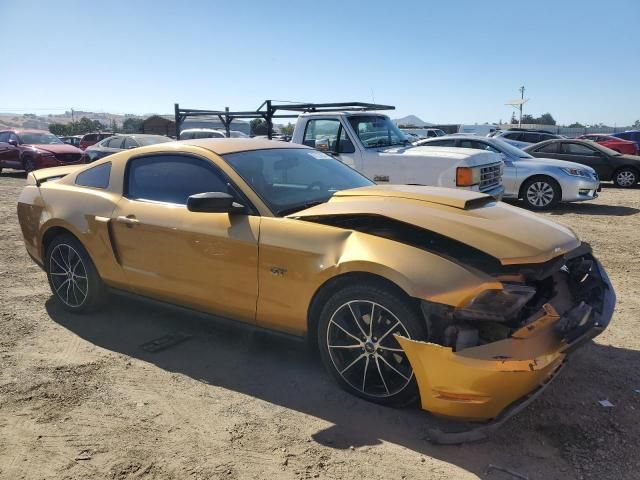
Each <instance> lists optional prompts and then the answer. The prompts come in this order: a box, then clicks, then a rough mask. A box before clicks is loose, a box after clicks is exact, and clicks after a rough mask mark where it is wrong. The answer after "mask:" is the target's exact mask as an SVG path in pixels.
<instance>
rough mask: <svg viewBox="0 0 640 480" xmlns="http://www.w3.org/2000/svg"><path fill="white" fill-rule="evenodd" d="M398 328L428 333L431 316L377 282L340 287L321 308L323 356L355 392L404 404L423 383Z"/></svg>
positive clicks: (412, 334)
mask: <svg viewBox="0 0 640 480" xmlns="http://www.w3.org/2000/svg"><path fill="white" fill-rule="evenodd" d="M372 313H373V315H371V314H372ZM371 319H373V321H371ZM394 334H399V335H402V336H405V337H408V338H411V339H415V340H426V339H427V338H428V332H427V328H426V323H425V321H424V320H423V319H422V318H421V317H420V316H419V314H418V313H417V312H416V309H415V308H414V306H413V305H411V303H410V302H409V301H408V299H407V298H403V296H402V295H401V294H398V293H396V292H395V291H394V290H392V289H391V288H388V287H386V286H384V285H380V284H377V283H375V282H365V283H361V284H359V285H353V286H349V287H346V288H343V289H341V290H339V291H337V292H335V293H334V294H333V295H332V296H331V297H330V298H329V300H328V301H327V302H326V304H325V306H324V308H323V309H322V312H321V313H320V318H319V321H318V347H319V349H320V357H321V358H322V362H323V363H324V365H325V367H326V369H327V370H328V371H329V373H330V374H331V375H332V376H333V378H334V379H335V380H336V381H337V382H338V384H339V385H340V386H341V387H342V388H343V389H344V390H346V391H348V392H349V393H351V394H353V395H356V396H358V397H360V398H364V399H365V400H369V401H371V402H375V403H379V404H382V405H389V406H404V405H407V404H409V403H412V402H415V401H416V400H417V398H418V395H419V394H418V386H417V383H416V379H415V376H414V374H413V369H412V368H411V364H410V363H409V360H408V359H407V357H406V355H405V353H404V351H403V350H402V348H401V347H400V344H399V343H398V342H397V340H396V339H395V338H394V336H393V335H394Z"/></svg>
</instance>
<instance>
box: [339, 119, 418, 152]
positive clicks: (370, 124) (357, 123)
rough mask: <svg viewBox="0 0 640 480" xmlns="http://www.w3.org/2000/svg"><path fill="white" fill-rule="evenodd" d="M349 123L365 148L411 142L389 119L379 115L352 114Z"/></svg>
mask: <svg viewBox="0 0 640 480" xmlns="http://www.w3.org/2000/svg"><path fill="white" fill-rule="evenodd" d="M349 123H350V124H351V127H352V128H353V130H354V131H355V132H356V134H357V135H358V137H360V141H362V144H363V145H364V146H365V147H366V148H375V147H390V146H392V145H409V144H410V143H411V142H409V141H408V140H407V137H406V136H405V135H404V134H403V133H402V132H401V131H400V129H399V128H398V127H396V125H395V124H394V123H393V122H392V121H391V120H390V119H389V117H384V116H381V115H354V116H352V117H349Z"/></svg>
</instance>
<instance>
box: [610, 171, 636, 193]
mask: <svg viewBox="0 0 640 480" xmlns="http://www.w3.org/2000/svg"><path fill="white" fill-rule="evenodd" d="M613 183H614V184H615V185H616V187H620V188H630V187H633V186H634V185H635V184H636V183H638V172H637V171H635V170H634V169H633V168H629V167H624V168H621V169H620V170H618V171H617V172H616V173H615V174H614V175H613Z"/></svg>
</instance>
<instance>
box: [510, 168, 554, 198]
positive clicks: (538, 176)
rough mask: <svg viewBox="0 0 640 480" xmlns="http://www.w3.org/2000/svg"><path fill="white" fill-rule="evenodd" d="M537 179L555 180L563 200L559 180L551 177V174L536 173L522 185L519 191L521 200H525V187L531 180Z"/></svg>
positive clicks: (524, 180) (525, 179) (523, 181)
mask: <svg viewBox="0 0 640 480" xmlns="http://www.w3.org/2000/svg"><path fill="white" fill-rule="evenodd" d="M536 178H539V179H551V180H553V181H554V182H555V183H556V185H557V186H558V188H559V189H560V200H562V185H561V184H560V181H559V180H558V179H557V178H555V177H554V176H553V175H550V174H549V173H534V174H533V175H529V176H528V177H526V178H524V179H523V180H522V182H521V183H520V189H519V190H518V198H519V199H522V198H524V187H525V185H526V184H527V182H529V180H533V179H536Z"/></svg>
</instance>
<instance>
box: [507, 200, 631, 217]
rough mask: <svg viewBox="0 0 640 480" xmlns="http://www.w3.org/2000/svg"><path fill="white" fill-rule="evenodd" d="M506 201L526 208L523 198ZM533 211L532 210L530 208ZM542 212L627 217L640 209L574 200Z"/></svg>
mask: <svg viewBox="0 0 640 480" xmlns="http://www.w3.org/2000/svg"><path fill="white" fill-rule="evenodd" d="M504 201H505V203H508V204H509V205H513V206H514V207H520V208H524V209H525V210H529V209H527V208H526V207H525V204H524V202H523V201H521V200H511V199H509V200H504ZM529 211H531V210H529ZM541 213H549V214H550V215H566V214H580V215H608V216H616V217H626V216H629V215H635V214H636V213H640V210H639V209H637V208H633V207H625V206H623V205H602V204H598V203H589V202H572V203H560V204H558V205H557V206H556V207H554V208H553V209H551V210H548V211H547V210H545V211H544V212H541Z"/></svg>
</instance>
